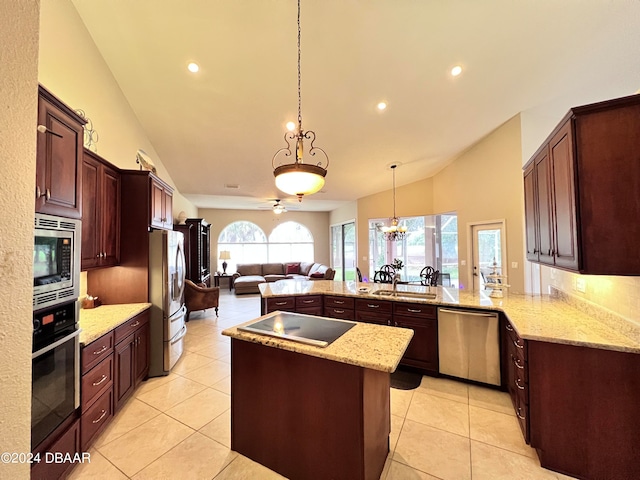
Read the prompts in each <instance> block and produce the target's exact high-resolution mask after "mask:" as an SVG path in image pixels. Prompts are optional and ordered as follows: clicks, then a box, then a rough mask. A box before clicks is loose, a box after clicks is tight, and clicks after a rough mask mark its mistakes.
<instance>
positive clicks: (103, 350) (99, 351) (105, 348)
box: [93, 345, 109, 355]
mask: <svg viewBox="0 0 640 480" xmlns="http://www.w3.org/2000/svg"><path fill="white" fill-rule="evenodd" d="M107 348H109V347H107V346H106V345H105V346H104V347H102V348H101V349H100V350H98V351H96V352H93V354H94V355H100V354H101V353H104V352H106V351H107Z"/></svg>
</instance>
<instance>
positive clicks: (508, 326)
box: [505, 323, 513, 332]
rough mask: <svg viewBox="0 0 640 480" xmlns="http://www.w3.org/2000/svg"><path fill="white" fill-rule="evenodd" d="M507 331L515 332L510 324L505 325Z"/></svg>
mask: <svg viewBox="0 0 640 480" xmlns="http://www.w3.org/2000/svg"><path fill="white" fill-rule="evenodd" d="M505 327H506V329H507V330H509V331H510V332H513V327H512V326H511V325H510V324H508V323H507V324H506V325H505Z"/></svg>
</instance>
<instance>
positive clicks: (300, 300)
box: [296, 295, 322, 311]
mask: <svg viewBox="0 0 640 480" xmlns="http://www.w3.org/2000/svg"><path fill="white" fill-rule="evenodd" d="M308 307H322V295H304V296H302V297H296V309H297V310H298V311H300V309H301V308H308Z"/></svg>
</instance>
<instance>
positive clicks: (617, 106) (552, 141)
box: [524, 95, 640, 275]
mask: <svg viewBox="0 0 640 480" xmlns="http://www.w3.org/2000/svg"><path fill="white" fill-rule="evenodd" d="M638 192H640V95H633V96H630V97H624V98H620V99H616V100H610V101H606V102H601V103H597V104H593V105H586V106H583V107H576V108H573V109H571V110H570V111H569V113H568V114H567V115H566V116H565V118H564V119H563V120H562V121H561V122H560V124H559V125H558V126H557V127H556V128H555V129H554V131H553V132H552V133H551V135H550V136H549V137H548V138H547V140H546V141H545V143H544V144H543V145H542V146H541V147H540V148H539V149H538V151H537V152H536V153H535V155H534V156H533V158H532V159H531V160H530V161H529V162H528V163H527V164H526V165H525V166H524V195H525V221H526V229H527V232H526V239H527V259H528V260H530V261H533V262H538V263H541V264H544V265H550V266H554V267H557V268H561V269H565V270H570V271H574V272H580V273H584V274H594V275H598V274H599V275H639V274H640V255H638V238H640V196H639V195H638Z"/></svg>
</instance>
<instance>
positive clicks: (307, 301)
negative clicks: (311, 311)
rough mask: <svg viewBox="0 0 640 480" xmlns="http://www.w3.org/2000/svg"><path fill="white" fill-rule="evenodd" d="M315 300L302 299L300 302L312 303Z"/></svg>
mask: <svg viewBox="0 0 640 480" xmlns="http://www.w3.org/2000/svg"><path fill="white" fill-rule="evenodd" d="M313 302H315V300H303V301H302V303H313Z"/></svg>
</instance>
